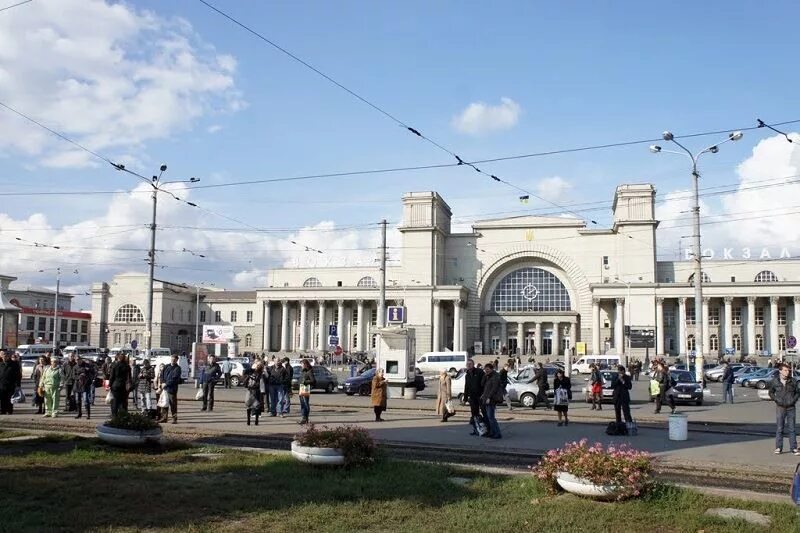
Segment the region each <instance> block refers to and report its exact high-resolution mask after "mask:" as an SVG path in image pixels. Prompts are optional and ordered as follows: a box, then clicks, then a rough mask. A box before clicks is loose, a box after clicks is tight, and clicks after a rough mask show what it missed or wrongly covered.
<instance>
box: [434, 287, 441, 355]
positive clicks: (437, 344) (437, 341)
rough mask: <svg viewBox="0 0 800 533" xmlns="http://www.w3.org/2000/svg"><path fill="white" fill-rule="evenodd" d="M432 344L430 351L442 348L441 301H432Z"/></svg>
mask: <svg viewBox="0 0 800 533" xmlns="http://www.w3.org/2000/svg"><path fill="white" fill-rule="evenodd" d="M432 337H433V339H432V340H433V346H432V347H431V351H432V352H438V351H439V350H441V349H442V301H441V300H434V301H433V335H432Z"/></svg>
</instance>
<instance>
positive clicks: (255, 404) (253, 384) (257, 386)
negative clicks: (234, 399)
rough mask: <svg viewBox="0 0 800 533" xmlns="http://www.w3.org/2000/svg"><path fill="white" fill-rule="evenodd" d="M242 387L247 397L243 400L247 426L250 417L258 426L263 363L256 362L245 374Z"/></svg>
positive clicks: (261, 397) (261, 395) (262, 383)
mask: <svg viewBox="0 0 800 533" xmlns="http://www.w3.org/2000/svg"><path fill="white" fill-rule="evenodd" d="M244 387H245V390H246V391H247V393H246V394H247V395H246V396H245V400H244V407H245V409H246V410H247V425H248V426H249V425H250V417H255V419H256V420H255V422H256V425H258V417H259V416H261V413H262V411H263V410H262V409H261V403H262V401H263V398H264V394H263V393H262V391H263V390H264V363H262V362H261V361H257V362H256V364H255V365H253V369H252V371H251V372H250V373H248V374H247V377H246V378H245V380H244Z"/></svg>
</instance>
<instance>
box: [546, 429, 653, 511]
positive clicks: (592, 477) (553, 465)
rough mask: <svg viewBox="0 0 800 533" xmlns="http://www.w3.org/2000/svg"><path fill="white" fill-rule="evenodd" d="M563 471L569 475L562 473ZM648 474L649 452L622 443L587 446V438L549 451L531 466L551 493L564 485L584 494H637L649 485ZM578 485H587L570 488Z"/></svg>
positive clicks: (621, 497)
mask: <svg viewBox="0 0 800 533" xmlns="http://www.w3.org/2000/svg"><path fill="white" fill-rule="evenodd" d="M564 473H566V474H569V476H563V474H564ZM651 473H652V458H651V456H650V454H649V453H647V452H642V451H639V450H635V449H633V448H631V447H629V446H627V445H625V444H623V445H621V446H608V447H604V446H603V445H602V444H601V443H599V442H597V443H595V444H593V445H591V446H589V444H588V440H587V439H583V440H581V441H580V442H571V443H568V444H567V445H566V446H564V447H563V448H560V449H556V450H550V451H549V452H547V455H545V456H544V458H542V460H541V461H540V462H539V464H538V465H537V466H536V467H535V468H534V475H536V477H537V478H539V479H540V480H541V481H544V482H545V483H546V484H547V490H548V492H549V493H551V494H555V493H556V492H558V491H559V490H560V489H562V488H563V489H565V490H566V489H570V492H576V493H581V494H582V495H584V496H592V497H601V498H609V499H615V500H624V499H627V498H633V497H636V496H639V495H640V494H641V493H642V492H643V491H644V490H645V489H646V488H647V486H648V485H649V484H650V482H651ZM559 479H561V480H562V481H563V483H560V482H559ZM580 484H582V485H586V486H587V487H586V490H584V491H582V492H581V491H578V490H572V489H573V488H576V486H577V485H580ZM588 485H592V486H593V487H591V488H590V487H588Z"/></svg>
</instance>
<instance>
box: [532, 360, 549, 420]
mask: <svg viewBox="0 0 800 533" xmlns="http://www.w3.org/2000/svg"><path fill="white" fill-rule="evenodd" d="M533 380H534V381H535V382H536V385H538V386H539V391H538V392H537V393H536V398H535V399H534V400H533V407H532V409H536V406H537V405H539V402H544V406H545V408H546V409H548V410H549V409H550V398H548V397H547V391H548V390H550V383H549V382H548V381H547V369H546V368H545V367H544V365H542V363H539V367H538V368H537V369H536V372H535V373H534V375H533Z"/></svg>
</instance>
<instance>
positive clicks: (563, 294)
mask: <svg viewBox="0 0 800 533" xmlns="http://www.w3.org/2000/svg"><path fill="white" fill-rule="evenodd" d="M491 309H492V310H493V311H495V312H499V313H503V312H506V313H515V312H525V311H550V312H552V311H569V310H571V309H572V304H571V301H570V298H569V292H568V291H567V288H566V287H564V284H563V283H561V280H559V279H558V278H557V277H556V276H555V275H554V274H552V273H551V272H548V271H547V270H543V269H541V268H532V267H526V268H520V269H518V270H515V271H514V272H511V273H510V274H508V275H506V276H505V277H504V278H503V279H502V280H500V283H498V284H497V287H495V289H494V292H493V293H492V301H491Z"/></svg>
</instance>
